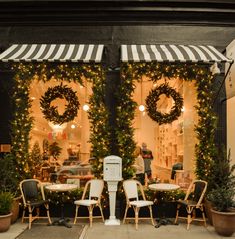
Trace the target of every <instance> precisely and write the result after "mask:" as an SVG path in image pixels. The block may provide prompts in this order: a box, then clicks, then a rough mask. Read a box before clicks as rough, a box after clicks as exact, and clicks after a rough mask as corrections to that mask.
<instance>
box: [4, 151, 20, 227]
mask: <svg viewBox="0 0 235 239" xmlns="http://www.w3.org/2000/svg"><path fill="white" fill-rule="evenodd" d="M0 175H1V177H0V191H1V192H3V191H8V192H11V193H12V195H13V196H14V200H13V207H12V212H13V213H12V219H11V222H12V223H14V222H15V221H16V220H17V219H18V216H19V201H20V198H21V194H20V190H19V181H20V179H19V176H18V173H17V171H16V163H15V159H14V156H13V155H12V154H11V153H7V154H5V155H4V156H3V157H2V158H0Z"/></svg>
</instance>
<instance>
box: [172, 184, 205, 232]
mask: <svg viewBox="0 0 235 239" xmlns="http://www.w3.org/2000/svg"><path fill="white" fill-rule="evenodd" d="M206 189H207V182H206V181H203V180H194V181H193V182H192V183H191V184H190V185H189V188H188V190H187V193H186V195H185V198H184V200H179V201H178V204H177V211H176V218H175V223H177V221H178V218H183V219H187V230H188V229H189V225H190V223H191V222H192V221H193V220H195V221H203V222H204V225H205V226H206V217H205V213H204V205H203V199H204V196H205V193H206ZM181 207H184V208H186V211H187V214H188V215H187V217H183V216H179V210H180V208H181ZM196 209H199V210H200V211H201V213H202V218H198V217H196Z"/></svg>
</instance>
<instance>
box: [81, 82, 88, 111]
mask: <svg viewBox="0 0 235 239" xmlns="http://www.w3.org/2000/svg"><path fill="white" fill-rule="evenodd" d="M86 100H87V81H86V82H85V104H84V105H83V106H82V109H83V110H84V111H88V110H89V109H90V106H89V105H88V104H87V103H86Z"/></svg>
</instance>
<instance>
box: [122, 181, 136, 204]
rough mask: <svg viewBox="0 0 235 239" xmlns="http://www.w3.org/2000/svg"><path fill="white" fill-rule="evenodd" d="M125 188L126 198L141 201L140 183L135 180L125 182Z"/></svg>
mask: <svg viewBox="0 0 235 239" xmlns="http://www.w3.org/2000/svg"><path fill="white" fill-rule="evenodd" d="M123 188H124V191H125V195H126V198H127V199H128V200H130V199H136V200H139V196H138V181H137V180H133V179H128V180H125V181H124V182H123Z"/></svg>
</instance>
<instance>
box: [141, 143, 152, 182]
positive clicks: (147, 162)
mask: <svg viewBox="0 0 235 239" xmlns="http://www.w3.org/2000/svg"><path fill="white" fill-rule="evenodd" d="M141 152H142V157H143V159H144V172H145V184H147V182H148V181H149V180H150V179H151V178H152V169H151V162H152V160H153V154H152V151H151V150H150V149H148V148H147V144H146V143H142V149H141Z"/></svg>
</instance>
